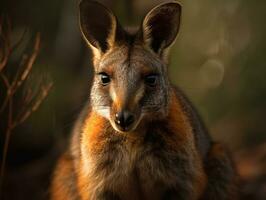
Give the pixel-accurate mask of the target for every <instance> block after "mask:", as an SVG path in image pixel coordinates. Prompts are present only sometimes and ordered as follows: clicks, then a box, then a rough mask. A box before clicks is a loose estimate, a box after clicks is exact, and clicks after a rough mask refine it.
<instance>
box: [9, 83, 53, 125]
mask: <svg viewBox="0 0 266 200" xmlns="http://www.w3.org/2000/svg"><path fill="white" fill-rule="evenodd" d="M52 86H53V83H49V84H48V85H47V86H45V87H43V88H42V91H41V94H40V95H39V96H38V97H37V99H36V101H35V102H34V104H33V105H32V106H31V107H30V108H29V109H28V110H27V111H26V112H25V113H24V114H22V116H21V117H20V118H19V119H17V120H15V122H14V123H13V124H12V128H15V127H16V126H18V125H20V124H22V123H23V122H24V121H25V120H26V119H28V118H29V116H31V115H32V113H34V112H35V111H36V110H37V109H38V108H39V106H40V105H41V103H42V102H43V100H44V99H45V98H46V97H47V95H48V93H49V91H50V90H51V88H52Z"/></svg>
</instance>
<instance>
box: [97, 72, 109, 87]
mask: <svg viewBox="0 0 266 200" xmlns="http://www.w3.org/2000/svg"><path fill="white" fill-rule="evenodd" d="M99 75H100V77H101V83H102V85H108V84H109V83H110V81H111V79H110V76H109V75H108V74H106V73H105V72H101V73H99Z"/></svg>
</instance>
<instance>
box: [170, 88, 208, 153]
mask: <svg viewBox="0 0 266 200" xmlns="http://www.w3.org/2000/svg"><path fill="white" fill-rule="evenodd" d="M173 89H174V91H175V95H176V99H177V100H178V101H179V102H180V104H181V106H182V110H183V114H184V115H186V116H187V119H188V120H189V123H190V125H191V127H192V130H193V135H194V137H195V142H196V145H197V148H198V150H199V153H200V155H201V156H202V158H204V157H205V156H206V154H207V153H208V150H209V149H210V146H211V143H212V140H211V137H210V135H209V132H208V130H207V128H206V126H205V124H204V122H203V120H202V118H201V116H200V115H199V113H198V112H197V110H196V109H195V107H194V105H193V104H192V103H191V101H190V100H189V99H188V98H187V96H186V95H185V94H184V92H183V91H182V90H181V89H180V88H177V87H175V86H173Z"/></svg>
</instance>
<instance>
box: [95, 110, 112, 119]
mask: <svg viewBox="0 0 266 200" xmlns="http://www.w3.org/2000/svg"><path fill="white" fill-rule="evenodd" d="M96 112H97V113H98V114H99V115H101V116H102V117H104V118H106V119H108V120H109V119H110V108H109V107H101V108H97V110H96Z"/></svg>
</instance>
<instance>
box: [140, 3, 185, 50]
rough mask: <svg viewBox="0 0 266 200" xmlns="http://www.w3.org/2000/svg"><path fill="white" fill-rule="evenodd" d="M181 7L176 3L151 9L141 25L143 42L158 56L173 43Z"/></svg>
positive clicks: (178, 24) (177, 28)
mask: <svg viewBox="0 0 266 200" xmlns="http://www.w3.org/2000/svg"><path fill="white" fill-rule="evenodd" d="M180 18H181V5H180V4H179V3H177V2H169V3H164V4H161V5H159V6H157V7H155V8H154V9H152V10H151V11H150V12H149V13H148V14H147V15H146V17H145V18H144V20H143V24H142V38H143V42H144V43H145V44H146V45H148V46H149V47H150V48H151V49H152V50H153V51H154V52H155V53H158V54H160V53H161V52H162V51H163V50H164V49H165V48H167V47H169V46H170V45H171V44H172V43H173V42H174V41H175V38H176V36H177V33H178V31H179V26H180Z"/></svg>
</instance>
